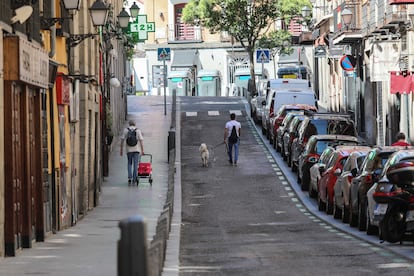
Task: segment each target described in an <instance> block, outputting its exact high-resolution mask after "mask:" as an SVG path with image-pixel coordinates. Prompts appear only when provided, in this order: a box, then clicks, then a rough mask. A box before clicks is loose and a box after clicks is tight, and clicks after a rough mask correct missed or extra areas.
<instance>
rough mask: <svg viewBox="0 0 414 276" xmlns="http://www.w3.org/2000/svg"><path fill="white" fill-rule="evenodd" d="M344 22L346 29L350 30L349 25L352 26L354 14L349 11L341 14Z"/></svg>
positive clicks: (346, 10)
mask: <svg viewBox="0 0 414 276" xmlns="http://www.w3.org/2000/svg"><path fill="white" fill-rule="evenodd" d="M341 17H342V22H344V25H345V26H346V29H347V30H348V27H349V25H351V22H352V12H351V11H350V10H349V9H344V10H343V11H342V13H341Z"/></svg>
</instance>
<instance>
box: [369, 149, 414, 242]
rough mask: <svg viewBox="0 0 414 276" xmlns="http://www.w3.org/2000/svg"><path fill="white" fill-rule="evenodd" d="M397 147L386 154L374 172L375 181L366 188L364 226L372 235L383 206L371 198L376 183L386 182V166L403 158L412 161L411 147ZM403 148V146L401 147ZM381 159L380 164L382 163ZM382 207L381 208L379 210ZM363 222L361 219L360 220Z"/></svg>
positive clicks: (376, 228)
mask: <svg viewBox="0 0 414 276" xmlns="http://www.w3.org/2000/svg"><path fill="white" fill-rule="evenodd" d="M398 148H399V149H398V150H396V151H395V152H393V153H392V154H390V155H389V156H388V158H387V159H386V162H385V163H384V164H383V166H380V167H378V168H377V169H376V170H375V171H374V174H375V175H377V177H376V179H375V183H374V184H373V185H372V186H371V188H369V189H368V191H367V193H366V201H365V202H366V205H365V206H364V207H365V208H364V210H365V214H366V220H365V222H366V226H365V229H363V230H366V231H367V234H368V235H372V234H375V233H377V232H378V226H379V222H380V221H381V219H382V217H383V215H384V212H383V211H384V209H385V210H386V208H384V206H380V205H379V204H377V203H376V202H375V200H374V198H373V194H374V192H375V191H377V190H378V189H379V187H378V183H379V182H381V186H382V187H381V188H383V186H384V185H386V183H387V182H388V180H387V179H386V175H385V174H386V171H387V168H388V167H389V166H390V165H392V164H395V163H398V162H400V161H404V160H410V161H414V150H413V149H412V147H411V149H401V147H398ZM403 148H405V147H403ZM382 161H383V160H381V164H382ZM381 207H382V210H381ZM361 223H363V221H361Z"/></svg>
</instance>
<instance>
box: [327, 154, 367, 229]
mask: <svg viewBox="0 0 414 276" xmlns="http://www.w3.org/2000/svg"><path fill="white" fill-rule="evenodd" d="M369 150H370V148H366V149H361V150H358V151H355V152H352V153H351V154H350V155H349V157H348V159H347V160H346V162H345V164H344V167H343V168H342V170H341V171H340V172H338V174H339V175H338V179H337V180H336V183H335V186H334V213H333V215H334V217H335V218H339V219H342V221H343V222H348V218H349V214H348V213H347V211H348V210H349V189H350V187H351V181H352V178H354V177H355V176H356V175H357V172H358V171H359V169H360V168H361V165H362V163H363V162H364V159H365V157H366V156H367V154H368V151H369Z"/></svg>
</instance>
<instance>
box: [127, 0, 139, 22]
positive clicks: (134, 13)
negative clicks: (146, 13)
mask: <svg viewBox="0 0 414 276" xmlns="http://www.w3.org/2000/svg"><path fill="white" fill-rule="evenodd" d="M129 11H130V12H131V17H132V18H136V17H137V16H138V14H139V7H138V5H137V4H136V3H135V2H134V3H133V4H132V6H131V7H130V8H129Z"/></svg>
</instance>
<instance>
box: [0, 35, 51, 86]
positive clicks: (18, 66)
mask: <svg viewBox="0 0 414 276" xmlns="http://www.w3.org/2000/svg"><path fill="white" fill-rule="evenodd" d="M4 45H5V47H4V48H5V53H7V54H6V55H5V56H4V71H5V72H4V73H5V74H4V77H5V80H19V81H23V82H26V83H28V84H31V85H34V86H38V87H42V88H48V84H49V57H48V54H47V52H46V50H44V49H43V48H41V47H40V46H37V45H36V44H34V43H32V42H30V41H27V40H25V39H23V38H21V37H19V36H10V37H5V38H4Z"/></svg>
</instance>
